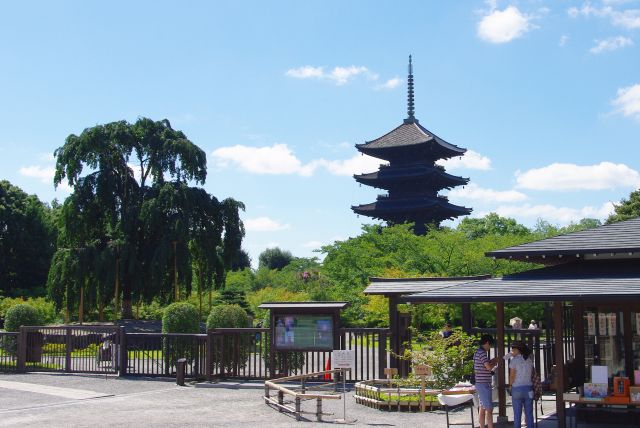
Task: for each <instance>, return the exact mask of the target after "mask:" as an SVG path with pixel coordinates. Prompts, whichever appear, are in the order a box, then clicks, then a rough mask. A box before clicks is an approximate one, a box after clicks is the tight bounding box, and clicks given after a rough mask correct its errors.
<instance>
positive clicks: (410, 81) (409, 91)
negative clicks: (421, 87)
mask: <svg viewBox="0 0 640 428" xmlns="http://www.w3.org/2000/svg"><path fill="white" fill-rule="evenodd" d="M407 115H408V116H407V118H406V119H405V120H404V123H417V122H418V120H417V119H416V118H415V108H414V105H413V64H412V63H411V55H409V76H408V77H407Z"/></svg>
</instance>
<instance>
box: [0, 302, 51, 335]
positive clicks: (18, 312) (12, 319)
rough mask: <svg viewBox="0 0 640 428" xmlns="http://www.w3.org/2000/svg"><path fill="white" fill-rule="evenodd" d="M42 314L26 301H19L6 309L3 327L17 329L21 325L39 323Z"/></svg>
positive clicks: (41, 321) (10, 329)
mask: <svg viewBox="0 0 640 428" xmlns="http://www.w3.org/2000/svg"><path fill="white" fill-rule="evenodd" d="M42 323H43V320H42V315H41V314H40V312H38V310H37V309H36V308H34V307H33V306H31V305H29V304H28V303H20V304H17V305H15V306H12V307H10V308H9V309H8V310H7V313H6V315H5V320H4V328H5V330H7V331H19V330H20V326H23V325H41V324H42Z"/></svg>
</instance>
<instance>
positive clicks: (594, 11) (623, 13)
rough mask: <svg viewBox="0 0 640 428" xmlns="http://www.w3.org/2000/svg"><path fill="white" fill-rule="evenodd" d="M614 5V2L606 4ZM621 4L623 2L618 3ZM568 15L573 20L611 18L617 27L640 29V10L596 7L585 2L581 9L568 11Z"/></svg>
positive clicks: (573, 8) (576, 8)
mask: <svg viewBox="0 0 640 428" xmlns="http://www.w3.org/2000/svg"><path fill="white" fill-rule="evenodd" d="M605 3H614V2H605ZM617 3H621V2H617ZM567 13H568V14H569V16H570V17H572V18H577V17H579V16H585V17H589V16H596V17H599V18H609V19H610V20H611V23H612V24H613V25H615V26H617V27H622V28H626V29H628V30H633V29H637V28H640V9H625V10H619V9H615V8H613V7H612V6H610V5H609V4H607V5H604V6H603V7H600V8H599V7H594V6H592V5H591V3H589V2H585V3H584V4H583V5H582V6H581V7H579V8H578V7H571V8H569V9H567Z"/></svg>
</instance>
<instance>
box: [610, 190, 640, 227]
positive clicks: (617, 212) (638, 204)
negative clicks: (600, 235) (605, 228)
mask: <svg viewBox="0 0 640 428" xmlns="http://www.w3.org/2000/svg"><path fill="white" fill-rule="evenodd" d="M636 217H640V190H636V191H634V192H631V194H630V195H629V198H628V199H623V200H621V201H620V203H619V204H617V205H615V207H614V212H613V214H611V215H610V216H609V218H607V223H608V224H610V223H617V222H619V221H624V220H630V219H632V218H636Z"/></svg>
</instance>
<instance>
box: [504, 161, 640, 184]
mask: <svg viewBox="0 0 640 428" xmlns="http://www.w3.org/2000/svg"><path fill="white" fill-rule="evenodd" d="M516 182H517V187H520V188H522V189H532V190H552V191H563V190H604V189H614V188H618V187H630V188H637V187H640V173H638V171H635V170H633V169H631V168H629V167H628V166H627V165H625V164H615V163H612V162H601V163H599V164H595V165H584V166H581V165H575V164H570V163H553V164H551V165H548V166H545V167H542V168H534V169H530V170H528V171H525V172H520V171H516Z"/></svg>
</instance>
